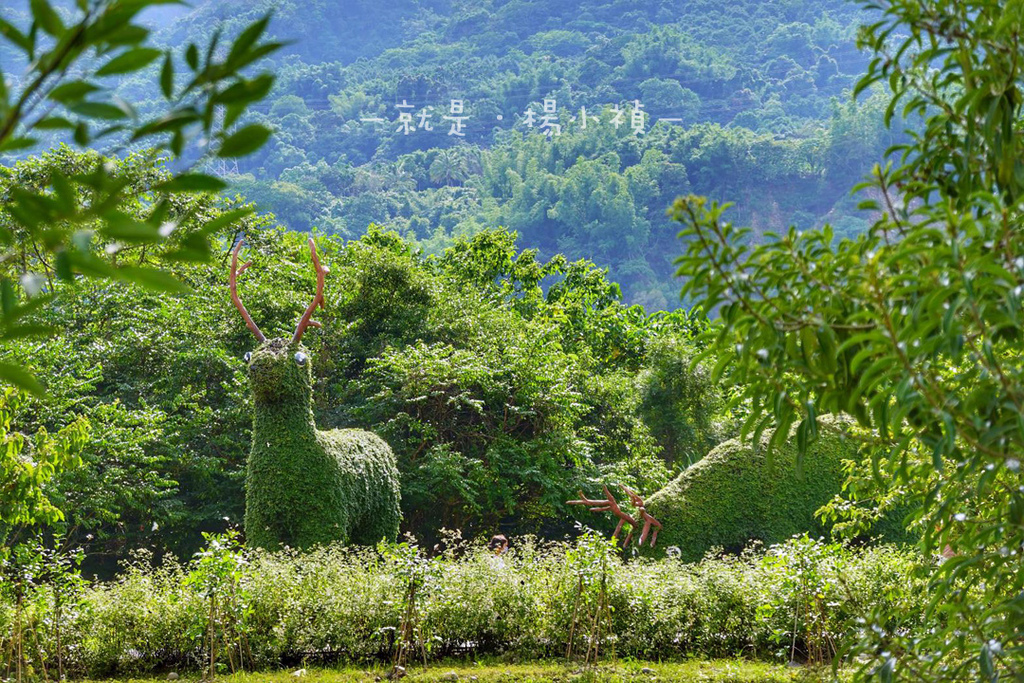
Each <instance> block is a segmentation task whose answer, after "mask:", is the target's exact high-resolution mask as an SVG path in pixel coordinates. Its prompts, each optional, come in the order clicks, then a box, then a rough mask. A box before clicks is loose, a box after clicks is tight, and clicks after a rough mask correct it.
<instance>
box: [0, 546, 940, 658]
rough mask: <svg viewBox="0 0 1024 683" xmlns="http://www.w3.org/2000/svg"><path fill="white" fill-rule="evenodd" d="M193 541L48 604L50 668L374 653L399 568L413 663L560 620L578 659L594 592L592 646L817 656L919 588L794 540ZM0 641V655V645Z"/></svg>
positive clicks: (529, 637) (505, 645) (392, 622)
mask: <svg viewBox="0 0 1024 683" xmlns="http://www.w3.org/2000/svg"><path fill="white" fill-rule="evenodd" d="M216 544H219V545H216ZM211 547H212V549H211V550H208V551H206V553H205V554H201V555H200V556H198V557H197V559H196V560H195V561H193V562H192V563H191V564H189V565H181V564H177V563H173V562H172V563H164V564H163V565H162V566H161V567H159V568H155V569H154V568H152V567H150V566H149V563H148V562H146V561H138V562H136V563H135V564H132V565H131V566H129V567H127V568H126V571H125V572H124V573H123V574H122V575H121V577H120V578H119V579H118V580H117V581H115V582H112V583H104V584H96V585H92V586H88V587H85V588H82V589H81V590H80V591H79V592H78V594H77V595H76V597H75V599H74V600H73V601H72V602H73V604H70V605H67V606H66V607H65V612H64V614H65V617H64V619H63V627H62V628H63V631H62V633H63V636H62V637H63V642H62V644H61V649H60V652H61V656H62V658H63V661H64V666H65V668H66V670H67V671H68V672H69V673H70V674H71V675H73V676H74V675H78V676H81V675H90V676H112V675H135V674H146V673H151V672H154V671H159V670H161V669H166V668H169V667H174V668H179V669H185V668H191V669H201V668H206V667H208V666H209V665H210V652H209V650H210V643H211V641H212V642H213V644H214V646H215V647H216V650H217V657H216V668H217V669H219V670H224V671H230V670H231V669H233V668H238V667H244V668H246V669H251V668H258V667H273V666H281V665H284V664H287V665H291V664H296V663H301V662H308V663H311V664H312V663H327V662H336V661H345V662H357V661H368V660H372V659H386V658H387V657H389V656H390V654H391V653H392V652H394V650H395V646H396V639H397V638H398V631H399V628H400V626H401V625H402V623H403V618H405V617H406V616H407V615H408V614H410V613H411V612H410V610H409V609H408V608H409V602H408V598H409V590H408V589H409V586H410V580H415V581H416V586H417V591H416V598H415V605H414V607H415V609H414V610H412V613H415V615H416V621H415V624H414V626H415V629H414V631H415V633H416V639H417V643H416V644H415V646H416V650H415V651H416V652H417V653H421V652H425V653H426V655H427V656H428V658H437V657H441V656H450V655H458V654H461V653H463V652H472V653H473V654H474V655H484V654H507V655H511V656H514V657H561V656H564V655H565V654H566V652H567V645H568V642H569V633H570V632H571V631H572V632H574V636H573V639H574V649H573V652H574V653H578V656H580V657H582V656H583V652H584V650H585V649H586V648H587V646H588V638H590V636H591V635H592V632H593V630H592V624H593V620H592V615H593V614H594V613H595V607H596V606H598V605H599V604H604V605H606V606H607V607H608V609H605V610H604V612H602V615H603V617H602V618H603V619H604V621H603V622H602V623H603V627H602V631H601V636H600V653H601V656H602V657H604V656H608V655H610V654H611V653H612V652H614V654H615V655H616V656H619V657H629V656H632V657H638V658H648V659H671V658H681V657H688V656H694V657H721V656H729V657H735V656H737V655H743V656H748V657H751V658H762V659H774V658H784V657H788V656H789V655H790V654H791V653H793V654H794V655H795V657H796V658H798V659H799V658H801V657H806V656H807V655H808V654H815V653H816V652H820V653H822V654H823V655H825V656H827V655H830V653H831V652H832V649H831V648H832V647H833V644H838V643H841V642H842V640H843V639H844V638H845V637H847V636H848V634H850V633H851V632H852V631H853V630H854V629H855V628H857V626H856V624H855V620H856V618H857V616H859V615H863V614H867V613H869V612H870V610H871V608H872V607H874V606H877V605H878V604H879V603H880V602H885V603H886V607H887V608H888V609H889V613H890V614H900V615H902V616H901V617H900V619H899V620H898V621H897V622H891V623H888V624H886V625H885V628H887V629H899V630H901V632H911V631H913V630H914V629H916V628H918V627H920V625H921V621H922V607H921V606H920V604H919V603H918V602H917V601H916V600H914V599H913V596H914V595H915V594H919V593H920V590H921V586H920V585H919V580H918V579H915V578H914V575H913V572H912V569H913V567H914V565H915V564H916V563H917V560H918V559H919V558H915V557H914V556H913V555H911V554H910V553H909V551H904V550H898V549H895V548H892V547H885V546H882V547H873V548H865V549H856V550H855V549H850V548H847V547H843V546H840V545H836V544H824V543H822V542H819V541H813V540H809V539H807V538H806V537H805V538H800V539H793V540H791V541H789V542H787V543H785V544H781V545H778V546H774V547H772V548H769V549H767V550H766V551H757V552H755V551H748V552H746V553H745V554H743V555H740V556H732V557H726V558H715V557H709V558H706V559H704V560H702V561H701V562H698V563H695V564H687V563H683V562H680V561H679V560H678V559H676V558H664V559H660V560H650V559H638V560H635V561H631V562H624V561H623V560H622V559H621V558H620V557H619V556H618V554H617V552H615V551H614V550H611V549H610V546H609V545H608V544H607V543H606V542H604V541H603V539H601V538H600V537H599V536H598V535H589V536H586V537H584V538H583V539H580V541H578V542H576V543H574V544H541V543H538V542H535V541H532V540H528V539H527V540H520V541H519V542H515V543H513V547H512V549H511V550H510V551H509V552H508V553H507V554H505V555H503V556H500V557H498V556H495V555H493V554H491V553H489V552H487V551H486V550H485V549H484V548H482V547H480V546H470V545H466V544H463V543H461V542H454V543H450V544H449V546H448V550H447V551H445V552H444V553H443V554H441V555H439V556H436V557H432V558H427V557H425V556H424V555H423V554H422V553H420V552H419V551H418V550H417V549H416V548H415V547H411V546H408V545H398V546H396V545H384V546H379V547H378V548H377V549H370V548H341V547H329V548H322V549H319V550H315V551H313V552H310V553H306V554H300V553H297V552H283V553H275V554H270V553H265V552H263V551H243V550H241V549H235V548H234V547H232V546H230V544H228V545H225V544H224V543H223V542H222V540H218V539H212V543H211ZM143 559H145V558H143ZM809 569H813V571H809ZM34 594H35V595H37V597H36V598H35V599H34V600H32V601H31V605H30V606H28V607H27V608H26V609H25V611H24V612H23V614H22V617H21V618H22V623H23V624H24V625H25V626H26V627H27V628H28V629H30V630H32V631H33V633H34V634H35V636H36V637H38V639H39V642H40V645H39V649H38V651H37V650H36V649H35V648H34V647H33V648H31V649H27V650H26V657H27V659H28V660H31V661H30V662H28V663H29V664H31V663H32V662H36V664H35V666H36V670H38V669H39V667H38V660H39V655H38V654H37V652H38V653H43V657H44V658H45V659H47V662H48V665H50V666H51V667H52V665H53V661H54V660H55V659H56V656H57V652H58V648H57V644H56V642H55V641H54V638H53V633H52V613H51V611H50V605H51V604H52V600H51V598H52V595H51V592H50V589H49V588H46V587H43V588H37V589H35V593H34ZM823 610H824V611H823ZM13 618H14V614H13V608H12V605H11V601H10V596H9V595H5V596H4V598H3V600H2V601H0V628H3V629H4V630H3V631H0V633H5V634H9V633H11V625H12V621H13ZM4 637H5V638H6V637H7V636H6V635H5V636H4ZM823 643H829V644H830V645H828V647H827V648H825V647H823V645H822V644H823ZM0 646H4V647H0V652H5V651H6V650H5V647H6V643H5V642H0ZM825 656H823V657H822V658H826V657H825ZM417 657H419V654H417ZM0 665H3V666H6V662H0Z"/></svg>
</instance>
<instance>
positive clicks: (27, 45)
mask: <svg viewBox="0 0 1024 683" xmlns="http://www.w3.org/2000/svg"><path fill="white" fill-rule="evenodd" d="M0 36H3V37H4V38H6V39H7V40H9V41H10V42H12V43H14V44H15V45H17V46H18V47H20V48H21V49H22V51H24V52H31V51H32V41H31V40H30V39H29V37H28V36H26V35H25V34H24V33H22V32H21V31H19V30H18V29H16V28H15V27H14V25H13V24H11V23H10V22H9V21H7V20H6V19H3V18H2V17H0Z"/></svg>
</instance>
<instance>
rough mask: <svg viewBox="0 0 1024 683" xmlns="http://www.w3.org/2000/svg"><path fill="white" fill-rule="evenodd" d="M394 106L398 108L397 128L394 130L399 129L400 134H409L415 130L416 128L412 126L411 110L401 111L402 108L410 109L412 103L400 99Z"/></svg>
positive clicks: (397, 130)
mask: <svg viewBox="0 0 1024 683" xmlns="http://www.w3.org/2000/svg"><path fill="white" fill-rule="evenodd" d="M396 107H397V108H398V110H399V112H398V128H396V129H395V132H396V133H397V132H399V131H401V133H402V135H409V134H410V133H413V132H415V130H416V128H415V126H414V122H413V118H412V112H411V111H402V110H406V109H412V105H411V104H409V103H408V102H406V101H405V100H402V103H401V104H399V105H396Z"/></svg>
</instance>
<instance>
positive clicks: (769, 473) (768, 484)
mask: <svg viewBox="0 0 1024 683" xmlns="http://www.w3.org/2000/svg"><path fill="white" fill-rule="evenodd" d="M820 424H821V427H820V429H819V431H820V436H819V438H818V439H817V441H816V442H815V443H814V444H813V445H812V446H811V447H810V451H809V452H808V453H807V454H806V455H805V456H804V458H803V467H802V472H799V473H798V471H797V467H796V454H797V448H796V444H795V441H794V440H793V439H790V440H788V441H787V442H786V443H784V444H782V445H780V446H779V447H777V448H776V449H775V450H774V452H773V453H772V455H771V457H770V458H769V456H768V448H767V446H768V441H769V439H770V438H771V434H769V433H766V434H764V435H763V437H762V440H761V444H760V446H757V447H755V446H754V445H752V444H750V443H745V442H743V441H741V440H740V439H731V440H729V441H726V442H724V443H722V444H720V445H719V446H717V447H716V448H714V449H713V450H712V451H711V452H710V453H708V455H707V456H706V457H705V458H704V459H703V460H700V461H699V462H697V463H696V464H694V465H692V466H691V467H689V468H688V469H686V471H684V472H683V473H682V474H680V475H679V476H678V477H677V478H676V479H674V480H673V481H671V482H670V483H669V484H668V486H666V487H665V488H663V489H662V490H661V491H658V492H657V493H656V494H654V495H653V496H652V497H651V499H650V501H649V502H648V506H647V507H648V510H649V511H650V513H651V514H652V515H654V517H656V518H657V519H658V520H659V521H660V522H661V523H662V524H663V525H664V529H663V530H662V531H661V533H660V535H659V536H658V544H659V545H660V546H661V547H665V546H675V547H677V548H679V551H680V553H681V556H682V558H683V559H684V560H697V559H699V558H701V557H703V556H704V554H705V553H706V552H708V550H710V549H711V548H713V547H716V546H718V547H723V548H726V549H728V550H738V549H741V548H742V547H743V546H744V545H746V544H747V543H748V542H749V541H751V540H760V541H764V542H765V543H777V542H779V541H782V540H784V539H786V538H789V537H790V536H792V535H794V534H799V533H804V532H807V533H810V534H812V535H814V536H818V535H822V534H827V529H826V528H825V527H824V526H823V525H822V523H821V522H819V521H818V520H817V519H816V518H815V514H814V513H815V512H816V511H817V510H818V509H819V508H821V507H822V506H823V505H825V504H826V503H828V502H829V501H830V500H831V499H832V498H833V497H834V496H835V495H836V494H838V493H840V491H841V490H842V485H843V481H844V479H845V477H844V473H843V460H844V459H852V458H853V457H854V456H855V455H856V444H854V443H853V442H852V441H848V440H846V439H845V438H844V436H843V435H842V432H841V429H837V427H840V425H839V420H838V419H837V418H834V417H830V416H826V417H823V418H822V419H821V420H820ZM662 544H664V545H662Z"/></svg>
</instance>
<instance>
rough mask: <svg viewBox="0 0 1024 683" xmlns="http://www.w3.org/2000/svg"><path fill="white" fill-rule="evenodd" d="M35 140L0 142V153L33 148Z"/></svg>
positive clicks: (17, 139)
mask: <svg viewBox="0 0 1024 683" xmlns="http://www.w3.org/2000/svg"><path fill="white" fill-rule="evenodd" d="M36 142H38V140H36V139H35V138H8V139H6V140H4V141H3V142H0V152H18V151H21V150H24V149H30V148H32V147H34V146H35V144H36Z"/></svg>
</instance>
